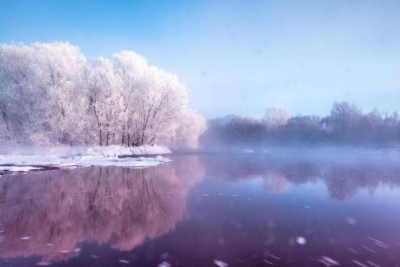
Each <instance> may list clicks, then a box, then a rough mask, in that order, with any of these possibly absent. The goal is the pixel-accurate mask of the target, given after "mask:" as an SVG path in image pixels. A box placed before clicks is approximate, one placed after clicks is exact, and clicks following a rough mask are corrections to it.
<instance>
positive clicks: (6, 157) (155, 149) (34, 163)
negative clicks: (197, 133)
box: [0, 146, 171, 174]
mask: <svg viewBox="0 0 400 267" xmlns="http://www.w3.org/2000/svg"><path fill="white" fill-rule="evenodd" d="M167 154H171V151H170V150H169V149H168V148H167V147H163V146H140V147H123V146H108V147H27V146H25V147H2V148H1V149H0V174H5V173H10V172H26V171H36V170H45V169H49V168H50V169H52V168H77V167H91V166H116V167H132V168H144V167H152V166H157V165H160V164H163V163H166V162H169V161H171V160H170V159H168V158H164V157H163V156H162V155H167ZM132 155H133V156H135V157H129V156H132ZM146 155H151V157H148V156H146Z"/></svg>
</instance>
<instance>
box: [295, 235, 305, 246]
mask: <svg viewBox="0 0 400 267" xmlns="http://www.w3.org/2000/svg"><path fill="white" fill-rule="evenodd" d="M296 241H297V244H299V245H305V244H306V243H307V240H306V239H305V238H304V237H302V236H299V237H297V238H296Z"/></svg>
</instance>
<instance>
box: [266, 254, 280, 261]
mask: <svg viewBox="0 0 400 267" xmlns="http://www.w3.org/2000/svg"><path fill="white" fill-rule="evenodd" d="M269 256H270V257H271V258H274V259H277V260H280V259H281V258H279V257H277V256H275V255H272V254H271V255H269Z"/></svg>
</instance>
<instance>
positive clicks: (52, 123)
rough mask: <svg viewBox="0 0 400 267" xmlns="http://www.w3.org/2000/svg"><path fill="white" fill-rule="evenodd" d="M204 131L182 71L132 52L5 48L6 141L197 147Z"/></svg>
mask: <svg viewBox="0 0 400 267" xmlns="http://www.w3.org/2000/svg"><path fill="white" fill-rule="evenodd" d="M205 129H206V122H205V120H204V119H203V118H202V117H201V116H200V115H198V114H197V113H196V112H194V111H193V110H191V109H190V108H189V107H188V94H187V91H186V89H185V87H184V85H183V84H182V83H181V82H180V81H179V79H178V77H177V76H176V75H173V74H171V73H168V72H166V71H164V70H161V69H159V68H157V67H154V66H151V65H149V64H148V62H147V60H146V59H145V58H143V57H141V56H139V55H137V54H136V53H134V52H132V51H123V52H120V53H116V54H114V55H113V57H112V60H108V59H105V58H94V59H88V58H86V57H85V56H84V55H83V54H82V52H81V51H80V48H79V47H77V46H73V45H71V44H69V43H64V42H54V43H33V44H32V45H24V44H11V45H7V44H3V45H1V46H0V144H34V145H100V146H108V145H114V144H117V145H125V146H140V145H144V144H150V145H154V144H162V145H170V146H178V147H196V146H197V145H198V137H199V136H200V135H201V134H202V133H203V132H204V131H205Z"/></svg>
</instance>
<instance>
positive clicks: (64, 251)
mask: <svg viewBox="0 0 400 267" xmlns="http://www.w3.org/2000/svg"><path fill="white" fill-rule="evenodd" d="M60 252H61V253H63V254H67V253H71V252H72V251H71V250H67V249H64V250H60Z"/></svg>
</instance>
